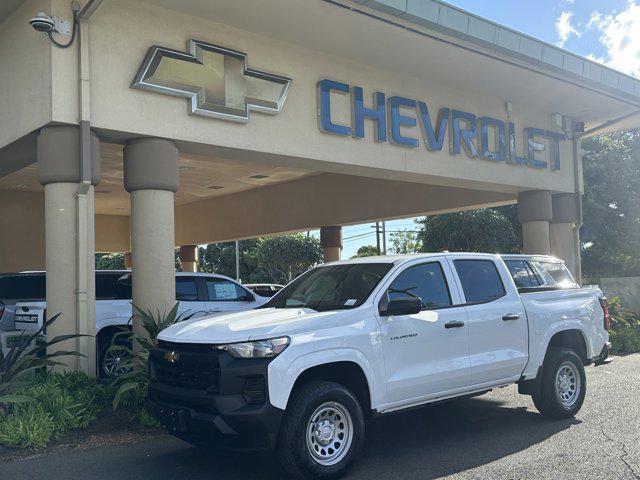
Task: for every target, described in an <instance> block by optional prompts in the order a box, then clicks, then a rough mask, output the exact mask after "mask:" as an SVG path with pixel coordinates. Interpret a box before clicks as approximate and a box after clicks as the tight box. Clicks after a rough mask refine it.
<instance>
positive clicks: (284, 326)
mask: <svg viewBox="0 0 640 480" xmlns="http://www.w3.org/2000/svg"><path fill="white" fill-rule="evenodd" d="M350 312H351V311H350V310H335V311H330V312H317V311H315V310H312V309H309V308H277V309H276V308H260V309H256V310H247V311H244V312H237V313H230V314H226V315H217V316H213V317H204V318H197V319H194V320H189V321H186V322H180V323H176V324H174V325H172V326H170V327H168V328H166V329H164V330H163V331H162V332H160V334H159V335H158V339H159V340H164V341H167V342H176V343H210V344H215V343H232V342H244V341H247V340H261V339H266V338H272V337H277V336H284V335H292V334H294V333H304V332H312V331H317V330H319V329H323V328H327V327H330V326H332V325H334V324H335V321H336V320H337V319H338V318H341V317H342V316H344V315H345V314H347V315H348V313H350Z"/></svg>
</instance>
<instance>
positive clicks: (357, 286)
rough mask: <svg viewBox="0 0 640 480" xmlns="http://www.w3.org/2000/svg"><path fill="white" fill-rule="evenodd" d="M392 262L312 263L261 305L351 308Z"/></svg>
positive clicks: (380, 278)
mask: <svg viewBox="0 0 640 480" xmlns="http://www.w3.org/2000/svg"><path fill="white" fill-rule="evenodd" d="M392 266H393V264H392V263H358V264H347V265H329V266H325V267H316V268H314V269H312V270H309V271H308V272H307V273H305V274H304V275H302V276H300V277H298V278H297V279H295V280H294V281H293V282H291V283H290V284H289V285H287V286H286V287H285V288H283V289H282V290H281V291H280V292H278V293H277V294H276V295H275V296H274V297H273V298H272V299H271V300H269V301H268V302H267V303H266V304H264V305H263V307H262V308H311V309H313V310H316V311H319V312H320V311H327V310H341V309H346V308H355V307H358V306H360V305H362V303H363V302H364V301H365V300H366V299H367V297H368V296H369V295H370V294H371V292H372V291H373V289H374V288H375V287H376V285H378V283H380V280H382V278H383V277H384V276H385V275H386V274H387V272H388V271H389V270H390V269H391V267H392Z"/></svg>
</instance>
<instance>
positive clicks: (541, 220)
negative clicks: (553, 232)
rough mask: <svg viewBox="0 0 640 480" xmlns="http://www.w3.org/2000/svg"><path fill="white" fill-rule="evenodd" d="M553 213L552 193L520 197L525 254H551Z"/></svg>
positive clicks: (519, 208) (519, 216)
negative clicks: (550, 236)
mask: <svg viewBox="0 0 640 480" xmlns="http://www.w3.org/2000/svg"><path fill="white" fill-rule="evenodd" d="M552 212H553V211H552V207H551V193H550V192H547V191H530V192H522V193H520V195H518V220H519V221H520V224H521V225H522V243H523V245H522V246H523V250H524V253H528V254H532V255H533V254H535V255H550V254H551V243H550V239H549V222H550V221H551V219H552V217H553V213H552Z"/></svg>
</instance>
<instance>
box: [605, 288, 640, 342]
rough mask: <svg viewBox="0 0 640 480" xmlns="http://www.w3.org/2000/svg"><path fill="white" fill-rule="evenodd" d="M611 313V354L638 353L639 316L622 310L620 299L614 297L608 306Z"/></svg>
mask: <svg viewBox="0 0 640 480" xmlns="http://www.w3.org/2000/svg"><path fill="white" fill-rule="evenodd" d="M609 312H610V313H611V330H610V331H609V338H610V340H611V351H612V352H613V353H637V352H640V315H638V314H637V313H634V312H632V311H631V310H628V309H626V308H624V307H623V306H622V305H621V304H620V298H619V297H614V298H613V299H611V301H610V304H609Z"/></svg>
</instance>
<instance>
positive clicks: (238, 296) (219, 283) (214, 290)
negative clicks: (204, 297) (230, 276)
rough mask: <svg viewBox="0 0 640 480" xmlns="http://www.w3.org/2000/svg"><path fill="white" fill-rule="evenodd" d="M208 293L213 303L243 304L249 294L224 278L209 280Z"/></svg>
mask: <svg viewBox="0 0 640 480" xmlns="http://www.w3.org/2000/svg"><path fill="white" fill-rule="evenodd" d="M206 284H207V292H208V293H209V301H211V302H241V301H244V300H246V299H247V294H248V292H247V291H246V290H245V289H244V288H242V287H241V286H240V285H238V284H236V283H234V282H230V281H229V280H225V279H224V278H207V280H206Z"/></svg>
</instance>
